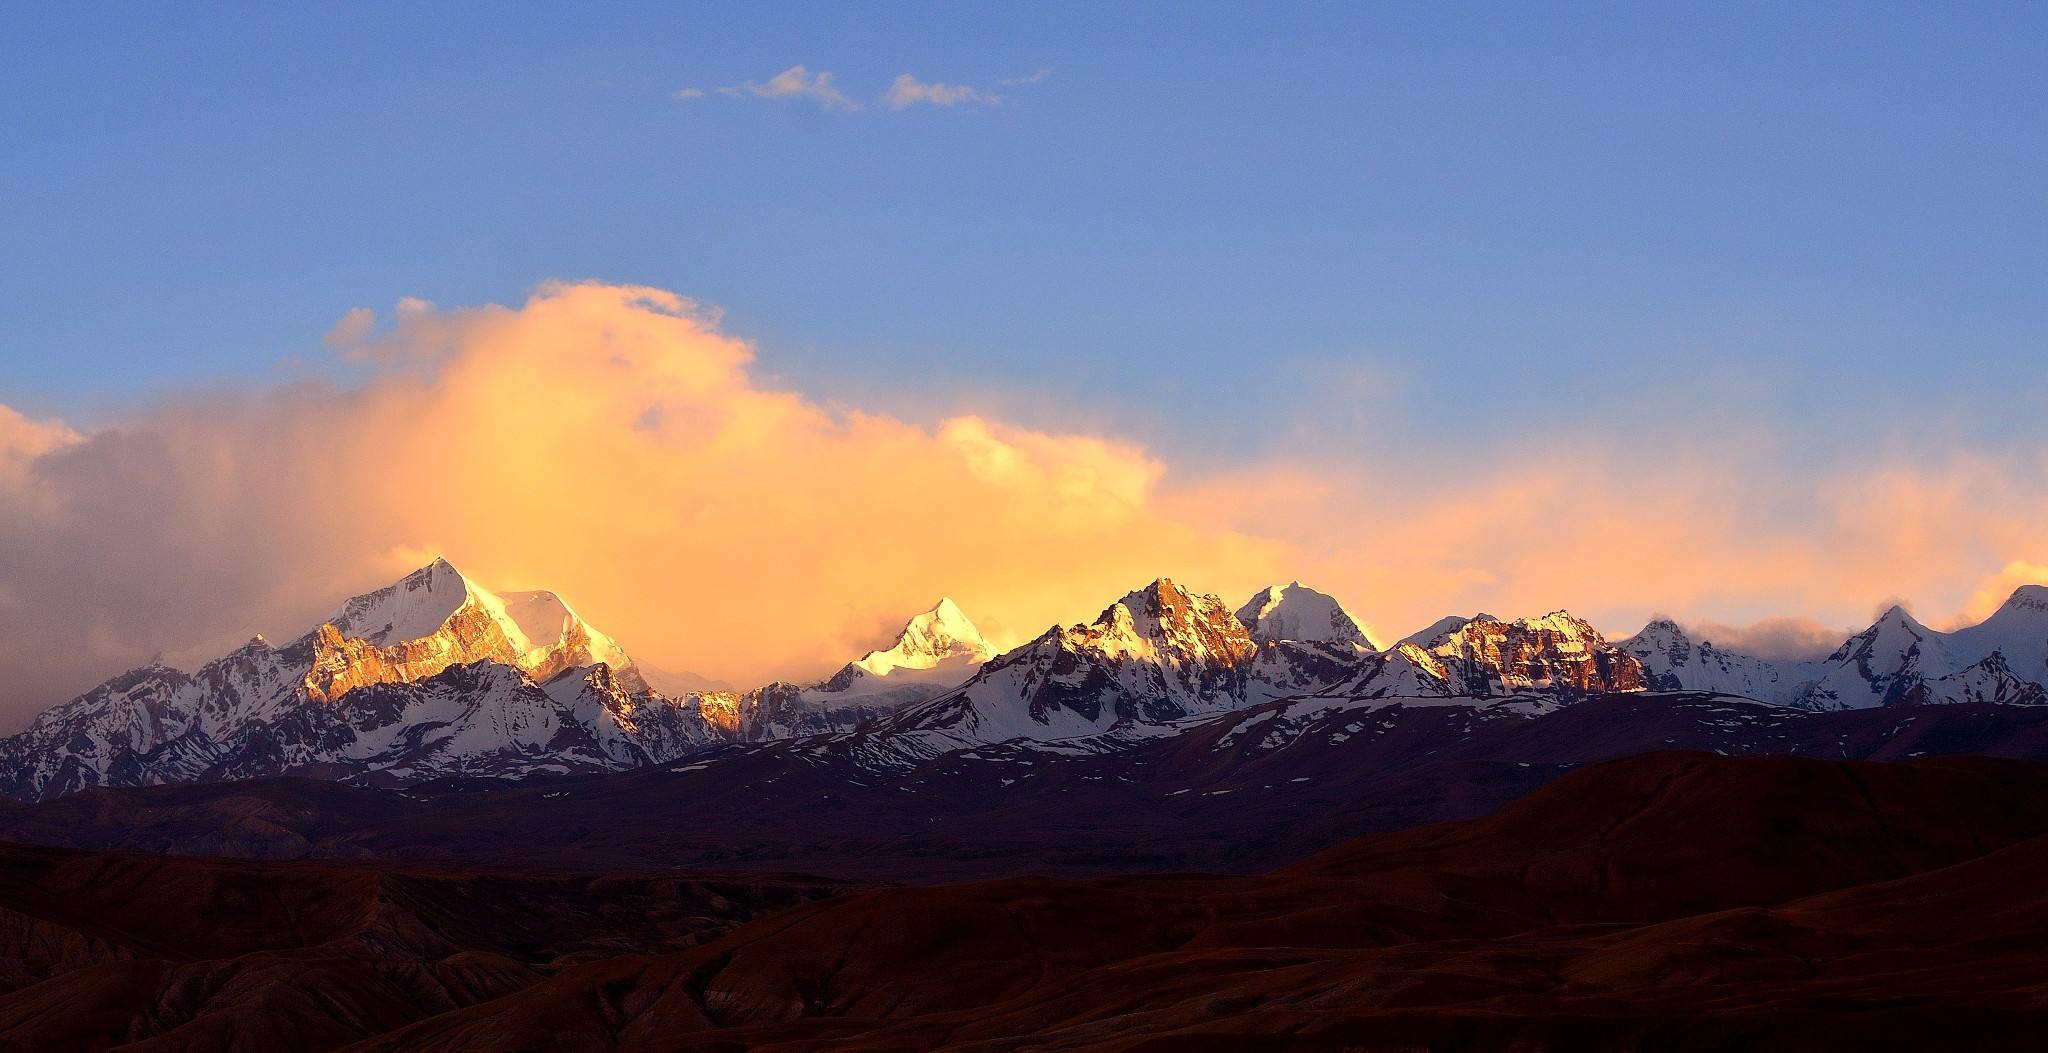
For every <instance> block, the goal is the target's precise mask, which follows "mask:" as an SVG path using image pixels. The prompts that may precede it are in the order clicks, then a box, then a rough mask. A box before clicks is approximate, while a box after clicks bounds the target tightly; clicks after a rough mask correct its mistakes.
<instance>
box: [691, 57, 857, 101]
mask: <svg viewBox="0 0 2048 1053" xmlns="http://www.w3.org/2000/svg"><path fill="white" fill-rule="evenodd" d="M712 90H713V91H716V92H717V93H718V94H720V95H739V96H751V97H753V98H757V99H809V100H811V101H812V102H815V103H817V104H818V105H819V106H822V107H824V108H825V109H828V110H858V109H860V103H857V102H855V101H853V100H852V99H851V98H848V97H847V95H846V93H845V92H842V91H840V90H839V89H838V88H837V87H834V86H833V84H832V73H831V71H829V70H819V71H818V72H816V73H813V72H811V71H810V68H809V67H806V66H801V65H797V66H791V67H789V68H788V69H786V70H783V71H782V72H780V73H777V74H776V75H774V76H773V77H770V78H768V79H767V80H765V81H752V80H750V81H747V82H746V83H744V84H728V85H726V86H724V87H721V88H714V89H712ZM704 94H705V92H704V89H702V88H684V89H682V90H681V91H678V92H676V93H675V95H674V96H673V97H674V98H676V99H678V100H683V101H688V100H690V99H701V98H703V97H704Z"/></svg>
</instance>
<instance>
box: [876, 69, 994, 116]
mask: <svg viewBox="0 0 2048 1053" xmlns="http://www.w3.org/2000/svg"><path fill="white" fill-rule="evenodd" d="M882 98H883V101H885V102H887V103H888V104H889V108H890V109H892V110H902V109H908V108H910V107H912V106H915V105H917V104H918V103H921V102H922V103H929V104H930V105H933V106H994V105H995V104H997V103H999V102H1002V101H1003V97H1002V96H1000V95H997V94H995V93H994V92H988V91H983V90H981V89H980V88H970V87H968V86H967V85H965V84H941V83H938V82H937V81H933V82H931V83H929V84H927V83H925V82H924V81H921V80H918V79H917V78H916V77H913V76H911V75H910V74H908V73H903V74H899V75H898V76H897V77H896V80H895V82H894V83H892V84H890V85H889V92H888V94H887V95H884V96H883V97H882Z"/></svg>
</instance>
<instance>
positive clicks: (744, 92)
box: [670, 65, 1052, 110]
mask: <svg viewBox="0 0 2048 1053" xmlns="http://www.w3.org/2000/svg"><path fill="white" fill-rule="evenodd" d="M1050 76H1052V69H1051V68H1050V67H1047V68H1045V69H1041V70H1039V71H1037V72H1035V73H1032V74H1030V75H1028V76H1023V77H1011V78H1008V79H1006V80H1001V81H998V82H997V83H998V84H1000V85H1004V86H1018V85H1026V84H1037V83H1038V82H1040V81H1042V80H1044V79H1046V78H1047V77H1050ZM711 94H718V95H727V96H737V97H748V98H757V99H809V100H811V101H812V102H815V103H817V104H818V105H819V106H821V107H823V108H825V109H828V110H858V109H860V108H861V104H860V103H859V102H856V101H855V100H854V99H853V98H852V97H850V96H848V95H847V94H846V93H845V92H843V91H840V90H839V87H838V85H837V84H836V83H834V74H833V73H832V72H831V71H830V70H819V71H817V72H815V73H813V72H812V71H811V69H810V67H808V66H802V65H797V66H791V67H789V68H788V69H786V70H783V71H782V72H780V73H777V74H776V75H775V76H773V77H770V78H768V79H767V80H765V81H747V82H745V83H743V84H728V85H725V86H723V87H717V88H711V89H708V90H707V89H704V88H682V89H679V90H677V91H676V92H674V93H672V94H671V95H670V98H672V99H675V100H676V101H678V102H689V101H691V100H695V99H702V98H704V97H706V96H707V95H711ZM1003 100H1004V97H1003V96H1002V95H999V94H997V93H996V92H994V91H992V90H990V89H987V88H977V87H974V86H972V85H968V84H946V83H943V82H941V81H923V80H919V79H918V78H917V76H916V75H915V74H911V73H899V74H897V76H896V79H895V80H894V81H891V82H890V84H889V89H888V90H887V91H886V92H884V93H883V94H882V97H881V103H882V105H884V106H887V107H888V108H889V109H892V110H907V109H909V108H911V107H912V106H919V105H924V106H938V107H944V108H953V107H962V106H995V105H998V104H1000V103H1002V102H1003Z"/></svg>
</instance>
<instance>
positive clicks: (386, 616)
mask: <svg viewBox="0 0 2048 1053" xmlns="http://www.w3.org/2000/svg"><path fill="white" fill-rule="evenodd" d="M472 591H473V590H472V588H471V586H470V583H469V580H468V579H466V578H464V577H463V576H462V573H461V572H460V571H458V570H456V569H455V565H454V564H452V563H450V562H448V561H447V560H446V559H443V558H440V557H436V558H435V559H434V561H433V562H432V563H429V564H427V565H426V566H424V567H421V568H420V569H418V570H415V571H413V572H412V573H410V574H407V575H406V576H405V577H403V578H400V579H399V580H398V581H397V582H395V583H393V584H391V585H386V586H385V587H383V588H381V589H378V590H376V591H374V592H366V593H364V594H362V595H360V596H355V597H352V598H350V599H349V600H348V602H346V603H343V604H342V605H341V608H340V609H339V610H337V611H335V612H334V614H332V615H331V616H329V617H328V618H327V619H325V622H326V624H329V625H332V626H334V627H335V629H336V630H338V631H339V632H340V633H341V635H343V636H345V637H352V638H355V639H362V640H368V641H370V642H372V643H375V644H379V645H383V644H390V643H397V642H400V641H404V640H416V639H419V638H421V637H423V636H429V635H431V634H433V633H434V632H435V631H436V630H438V629H439V628H440V627H441V626H442V625H443V624H444V623H446V622H447V620H448V619H449V617H451V616H452V615H454V613H455V612H456V611H457V610H459V609H460V608H461V607H462V605H463V604H464V603H465V602H467V601H468V600H469V598H470V595H471V593H472Z"/></svg>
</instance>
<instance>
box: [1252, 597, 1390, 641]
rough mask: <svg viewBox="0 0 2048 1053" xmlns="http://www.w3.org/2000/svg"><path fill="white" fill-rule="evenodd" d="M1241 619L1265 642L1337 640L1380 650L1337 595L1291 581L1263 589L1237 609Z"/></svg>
mask: <svg viewBox="0 0 2048 1053" xmlns="http://www.w3.org/2000/svg"><path fill="white" fill-rule="evenodd" d="M1237 620H1238V621H1240V622H1242V623H1244V627H1245V629H1246V630H1248V631H1249V632H1250V633H1251V634H1252V638H1253V639H1255V640H1258V641H1260V642H1262V643H1272V642H1277V641H1280V640H1293V641H1296V642H1300V643H1333V644H1341V645H1345V646H1349V647H1353V648H1357V649H1359V650H1365V651H1373V650H1378V648H1377V647H1376V646H1374V644H1373V642H1372V641H1371V640H1369V639H1367V638H1366V635H1365V629H1364V628H1363V627H1362V626H1360V625H1359V624H1358V619H1357V618H1355V617H1352V615H1351V612H1350V611H1347V610H1345V609H1344V606H1343V604H1340V603H1338V602H1337V599H1336V597H1334V596H1330V595H1329V594H1327V593H1322V592H1317V591H1316V590H1314V589H1312V588H1309V587H1308V586H1306V585H1303V584H1302V583H1301V582H1299V581H1290V582H1288V583H1287V584H1285V585H1270V586H1267V587H1266V588H1264V589H1261V590H1259V592H1258V594H1257V595H1255V596H1253V597H1252V598H1251V601H1250V602H1248V603H1246V604H1245V605H1244V606H1242V607H1240V608H1238V610H1237Z"/></svg>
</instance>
